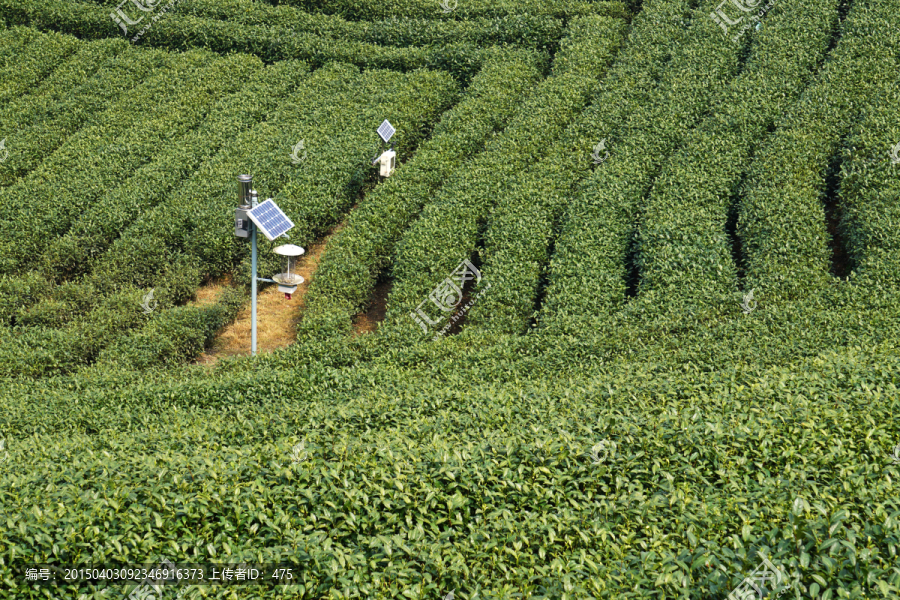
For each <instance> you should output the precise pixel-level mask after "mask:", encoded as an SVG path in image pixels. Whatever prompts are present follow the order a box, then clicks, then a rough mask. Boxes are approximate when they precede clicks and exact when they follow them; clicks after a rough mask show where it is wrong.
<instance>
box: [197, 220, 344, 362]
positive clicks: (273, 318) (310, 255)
mask: <svg viewBox="0 0 900 600" xmlns="http://www.w3.org/2000/svg"><path fill="white" fill-rule="evenodd" d="M343 228H344V223H341V224H339V225H336V226H335V227H334V228H333V229H332V230H331V231H329V232H328V234H327V235H326V236H325V237H323V238H322V239H321V240H319V241H317V242H315V243H313V244H312V245H310V247H309V248H307V249H306V254H304V255H303V257H302V258H301V259H300V260H298V261H297V270H296V272H297V273H298V274H299V275H301V276H302V277H303V279H304V282H303V283H302V284H301V285H300V287H298V288H297V292H296V293H294V294H292V295H291V299H290V300H287V299H286V298H285V297H284V294H283V293H281V292H279V291H278V287H277V286H275V285H270V286H268V287H266V288H265V289H264V290H262V291H260V292H259V294H258V296H257V306H256V351H257V353H260V354H261V353H264V352H272V351H273V350H276V349H278V348H284V347H285V346H289V345H291V344H293V343H294V341H295V340H296V338H297V331H296V329H297V323H298V322H299V320H300V315H301V314H303V309H304V307H305V302H304V298H305V296H306V290H307V289H308V288H309V282H310V281H311V280H312V278H313V276H314V275H315V272H316V269H317V268H318V266H319V260H320V259H321V257H322V253H323V252H324V251H325V246H326V245H327V244H328V240H330V239H331V236H333V235H335V234H336V233H338V232H339V231H340V230H341V229H343ZM228 284H229V280H228V279H226V280H223V281H217V282H213V283H211V284H209V285H206V286H203V287H202V288H200V290H198V292H197V300H196V301H195V304H201V303H203V302H212V301H214V300H215V298H216V297H217V296H218V293H219V291H220V290H221V289H222V287H223V286H225V285H228ZM238 355H242V356H249V355H250V301H249V300H248V301H247V304H246V306H244V308H243V309H241V312H239V313H238V315H237V317H236V318H235V320H234V321H233V322H232V323H231V324H230V325H228V326H226V327H225V328H224V329H223V330H222V331H220V332H219V334H218V335H217V336H216V339H215V340H213V343H212V344H211V345H210V347H209V348H207V350H206V352H204V353H203V354H201V355H200V356H199V357H197V359H196V360H195V361H194V362H195V364H200V365H206V366H213V365H215V364H216V362H218V360H219V359H220V358H225V357H229V356H238Z"/></svg>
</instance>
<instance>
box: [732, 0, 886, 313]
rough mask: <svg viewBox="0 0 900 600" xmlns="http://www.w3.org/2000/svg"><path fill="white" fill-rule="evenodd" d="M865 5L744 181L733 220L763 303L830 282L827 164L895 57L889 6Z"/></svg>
mask: <svg viewBox="0 0 900 600" xmlns="http://www.w3.org/2000/svg"><path fill="white" fill-rule="evenodd" d="M865 5H866V6H867V7H869V8H868V10H867V11H866V12H864V13H860V14H859V15H858V17H857V18H855V19H853V20H852V21H848V22H847V23H846V24H845V27H844V34H843V38H842V42H843V43H841V44H840V46H839V47H838V48H836V49H835V51H834V54H833V57H832V59H831V60H830V61H829V62H828V64H827V65H826V66H825V68H824V69H823V70H822V72H821V74H820V75H819V77H818V78H817V80H816V82H815V84H814V85H811V86H810V87H809V88H808V89H807V90H806V91H805V92H804V94H803V95H802V96H801V98H800V100H799V102H798V103H797V104H796V105H795V106H794V107H793V108H792V110H791V111H790V112H789V113H788V114H786V115H785V118H784V119H783V120H782V122H780V123H779V127H778V130H777V131H776V132H775V133H774V134H773V135H772V137H771V139H770V140H769V141H768V142H767V143H766V145H765V146H764V147H763V148H762V150H761V151H760V152H759V153H758V158H757V159H756V160H755V161H754V163H753V168H752V169H751V172H750V175H749V176H748V181H747V184H746V186H745V189H744V197H743V198H742V200H741V204H740V209H739V217H738V235H739V236H740V238H741V242H742V244H743V252H744V262H745V269H746V278H747V282H746V286H745V287H747V288H756V289H758V290H763V293H764V294H766V297H767V298H769V299H770V300H776V299H779V298H794V297H799V296H802V295H804V294H809V293H816V292H818V291H819V290H821V289H822V288H823V287H824V286H827V285H829V284H830V283H831V281H832V277H831V275H830V269H831V260H830V259H831V249H830V248H829V240H830V236H829V234H828V231H827V229H826V214H825V208H824V203H823V198H822V197H823V194H824V193H825V192H826V185H827V178H828V177H829V175H830V173H829V171H830V168H831V166H832V160H833V157H835V156H836V155H837V154H838V153H839V151H840V146H841V140H842V138H843V137H844V136H845V135H846V134H847V133H848V132H849V131H850V128H851V127H852V123H853V121H854V119H855V118H856V117H857V116H858V113H859V111H860V110H861V108H863V107H864V106H866V105H868V104H869V102H870V101H871V100H872V99H873V98H874V97H875V96H876V95H877V94H878V93H879V92H880V91H881V90H883V89H885V87H886V86H888V85H890V84H891V83H892V82H893V80H894V77H895V74H896V71H897V68H898V62H897V55H898V53H900V14H898V12H897V10H896V8H897V7H896V5H895V4H893V3H892V2H888V1H884V0H875V1H873V2H867V3H866V4H865ZM844 40H846V42H844Z"/></svg>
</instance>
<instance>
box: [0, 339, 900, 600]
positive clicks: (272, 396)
mask: <svg viewBox="0 0 900 600" xmlns="http://www.w3.org/2000/svg"><path fill="white" fill-rule="evenodd" d="M886 349H887V348H886V347H881V348H878V349H867V350H865V351H855V352H850V351H848V352H842V353H836V354H828V355H825V356H823V357H821V358H816V359H810V360H807V361H803V362H802V363H800V364H798V365H796V366H795V367H793V368H791V367H787V366H776V367H773V368H770V369H759V368H754V367H743V368H732V369H725V370H721V371H715V372H711V373H710V372H703V371H701V372H698V371H695V370H692V369H687V370H685V369H683V367H680V366H677V365H672V366H669V367H668V368H664V367H661V366H655V365H652V364H651V365H646V366H632V367H627V368H622V367H609V368H605V369H599V370H594V371H593V372H592V374H585V375H583V376H582V377H580V378H579V379H578V382H577V383H576V384H575V385H573V380H572V379H571V378H569V377H558V376H557V374H556V373H555V372H554V371H553V369H552V368H549V367H546V366H545V367H543V368H541V367H540V366H538V368H536V369H535V370H534V371H531V372H527V371H520V370H518V369H521V368H522V367H523V366H524V365H522V364H515V365H512V364H504V365H502V366H503V367H504V368H506V367H513V368H516V369H517V372H509V373H506V374H505V375H504V374H502V370H501V369H499V368H494V369H490V368H489V367H487V365H488V363H487V362H485V363H480V365H479V368H477V369H472V370H468V371H466V370H465V361H460V360H459V359H458V358H457V357H454V356H445V357H443V358H441V357H432V358H433V359H434V361H433V362H432V361H428V362H425V363H423V364H421V366H416V367H400V366H399V365H394V366H392V367H389V368H386V365H385V364H373V365H355V366H354V367H352V368H346V369H332V368H327V367H325V366H322V365H318V364H307V363H302V362H300V363H298V362H296V361H291V357H290V356H285V357H282V361H283V362H284V363H285V368H284V369H274V368H259V367H257V368H255V369H248V370H247V371H245V372H243V373H239V374H236V375H227V374H224V375H223V374H219V375H218V376H217V377H199V376H198V377H197V378H192V379H189V380H187V381H185V380H181V381H177V380H173V379H172V378H169V379H168V380H167V381H154V380H152V379H151V380H149V381H142V382H139V383H137V384H135V385H130V386H126V387H121V386H119V385H115V384H107V385H97V384H96V382H95V383H94V385H91V380H84V379H82V380H74V381H66V382H62V381H60V382H45V383H40V384H37V385H36V384H35V383H34V382H22V383H20V384H19V383H17V382H13V383H12V384H11V385H10V386H9V387H8V388H7V393H6V394H4V395H3V396H0V427H2V433H3V434H5V436H6V438H7V442H8V443H7V446H6V448H7V449H8V451H9V458H8V460H7V462H6V464H5V466H4V469H3V470H2V471H0V522H3V523H11V524H12V525H11V526H8V528H7V530H6V531H5V540H7V542H6V545H5V548H7V549H8V550H5V551H4V554H3V558H4V561H3V563H2V564H3V566H2V567H0V577H2V578H3V580H4V581H5V582H10V583H11V586H10V587H5V588H4V590H3V591H2V592H0V594H6V596H5V597H16V598H38V597H41V596H40V594H39V592H38V591H37V589H36V588H35V587H34V586H33V584H28V583H25V582H23V581H22V579H21V573H22V570H23V569H24V568H25V567H26V566H31V565H32V564H34V563H38V562H52V563H54V564H67V563H86V562H94V563H111V562H115V563H119V562H121V563H124V564H128V563H134V564H143V563H147V562H151V561H153V560H155V559H156V557H158V556H159V555H161V554H162V555H166V556H168V557H170V558H171V559H173V560H175V561H176V562H199V561H203V562H212V561H219V560H222V561H233V562H238V561H240V560H241V559H242V558H247V557H249V556H252V557H254V559H255V560H259V561H261V562H266V563H269V562H272V563H274V562H278V561H280V560H289V561H291V562H292V563H293V564H295V565H296V567H297V568H296V569H295V571H294V573H295V575H296V580H295V581H294V583H295V584H296V585H297V587H295V588H293V589H291V590H279V591H263V590H260V589H259V588H255V587H249V586H248V587H236V588H232V590H233V592H234V596H233V597H235V598H271V599H274V598H310V599H320V598H335V599H336V598H348V597H350V598H352V597H365V598H408V597H421V598H429V599H432V598H434V599H439V598H444V597H446V595H447V594H448V593H449V592H450V591H451V590H455V592H456V595H457V597H462V598H471V597H475V596H476V593H477V597H482V598H498V597H507V598H509V597H515V595H519V596H521V597H528V596H531V597H554V598H564V597H567V598H571V599H573V600H574V599H576V598H603V599H613V598H623V599H627V600H637V599H641V600H648V599H650V598H655V599H658V598H663V597H666V598H702V599H704V600H706V599H709V600H713V599H722V598H725V597H727V595H728V594H729V592H730V591H731V590H733V589H735V588H736V587H737V586H738V584H740V583H741V581H742V580H743V578H744V577H745V576H746V575H747V574H749V573H750V572H752V571H753V570H754V569H755V568H756V567H757V566H758V565H759V564H760V563H761V558H760V556H759V555H758V554H757V553H758V552H762V553H763V554H764V555H765V556H766V557H767V558H768V559H769V560H771V561H772V562H773V563H774V564H775V565H776V566H778V567H780V568H782V569H784V573H785V575H786V582H787V583H788V585H789V586H790V588H791V591H790V592H789V593H788V594H787V597H794V598H796V597H800V598H807V597H809V598H818V597H822V595H823V592H825V594H826V595H827V596H828V597H833V598H852V597H857V598H862V597H870V598H889V597H892V596H893V595H896V594H897V593H898V591H897V590H898V586H900V575H898V573H897V571H896V556H897V552H898V547H900V522H898V520H897V516H898V514H900V503H898V500H897V495H896V483H894V482H895V481H896V480H897V477H898V475H900V472H898V468H897V465H896V464H895V463H894V462H893V461H892V459H891V456H890V453H891V451H892V446H893V445H894V444H895V443H896V439H897V436H898V435H900V430H898V428H897V425H896V423H895V419H893V418H892V415H893V414H894V413H895V412H896V410H897V408H898V403H897V393H898V387H900V380H898V377H897V373H898V372H900V360H898V357H897V355H896V353H887V352H884V350H886ZM480 358H482V359H486V358H487V357H484V356H482V357H480ZM557 358H559V357H557ZM535 365H540V363H535ZM248 366H249V365H248ZM483 367H487V368H488V372H485V370H483ZM492 375H497V376H496V377H494V376H492ZM148 379H149V378H148ZM511 381H512V382H513V383H512V384H511ZM836 398H840V399H842V402H835V401H834V400H835V399H836ZM601 441H603V442H605V444H604V445H603V446H602V447H599V448H598V444H599V443H600V442H601ZM300 442H302V443H303V445H302V446H299V447H298V446H297V445H298V444H299V443H300ZM592 449H593V454H592ZM799 457H802V459H803V460H800V458H799ZM63 458H64V460H63ZM13 548H14V549H15V551H14V552H13V550H12V549H13ZM14 578H15V579H14ZM13 582H14V583H13ZM300 585H302V586H303V588H300V587H299V586H300ZM73 587H74V586H73ZM854 589H856V592H854V593H852V594H851V591H852V590H854ZM7 590H11V591H10V592H7ZM80 591H83V592H86V591H87V589H86V586H82V589H81V590H80ZM212 591H213V593H214V594H215V592H217V591H218V590H216V589H215V588H214V589H213V590H212ZM56 592H57V594H58V595H57V597H77V594H75V591H74V589H73V588H68V589H58V590H56ZM167 593H169V592H167ZM565 593H568V595H567V596H564V594H565ZM12 594H15V595H14V596H13V595H12Z"/></svg>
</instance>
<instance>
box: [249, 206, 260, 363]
mask: <svg viewBox="0 0 900 600" xmlns="http://www.w3.org/2000/svg"><path fill="white" fill-rule="evenodd" d="M258 200H259V194H257V193H256V190H253V191H251V192H250V206H251V208H256V204H257V202H258ZM250 227H251V229H250V245H251V248H252V250H251V251H250V270H251V271H252V272H251V273H250V279H251V280H252V281H253V289H252V292H251V293H252V299H251V300H250V312H251V314H252V316H251V317H250V355H251V356H256V285H257V283H256V225H254V224H253V223H251V224H250Z"/></svg>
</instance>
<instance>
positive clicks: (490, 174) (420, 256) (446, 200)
mask: <svg viewBox="0 0 900 600" xmlns="http://www.w3.org/2000/svg"><path fill="white" fill-rule="evenodd" d="M623 33H624V23H623V22H622V21H618V20H610V19H607V18H603V17H585V18H583V19H577V20H575V21H574V22H573V24H572V27H571V31H570V33H569V36H568V37H567V38H566V39H565V40H563V42H562V44H561V50H560V52H559V53H558V54H557V56H556V57H555V59H554V65H553V70H552V72H551V74H550V76H549V77H547V78H546V79H545V80H544V81H542V82H541V83H540V84H539V85H538V86H536V88H535V89H534V90H533V92H532V93H531V94H530V95H529V97H528V98H526V99H525V101H524V103H523V104H522V106H521V107H520V108H519V109H518V110H517V111H516V114H515V115H514V116H513V117H512V119H510V122H509V124H508V125H507V127H506V128H505V129H504V130H503V132H502V133H501V134H500V135H498V136H497V137H495V138H494V139H493V140H491V141H490V143H489V144H488V145H487V146H486V147H485V151H484V152H483V153H482V154H479V155H478V156H476V157H475V159H474V160H473V161H471V163H470V164H469V165H467V166H466V168H465V169H463V170H460V171H457V172H455V173H454V174H453V176H452V177H451V178H450V180H449V181H447V182H446V183H445V184H444V185H443V186H442V187H441V189H440V190H439V191H438V193H437V194H436V197H435V198H434V199H433V200H432V201H431V202H429V203H428V204H427V205H426V206H425V208H424V209H423V211H422V215H421V216H420V218H419V219H418V220H417V221H416V222H415V223H413V225H412V226H411V227H410V228H409V230H408V231H407V232H406V233H405V234H404V236H403V238H402V239H401V240H400V242H399V244H398V247H397V251H396V254H397V257H396V259H395V260H394V265H393V270H392V272H393V275H394V276H395V278H396V279H395V285H394V288H393V291H392V293H391V298H390V302H391V307H390V309H389V312H388V317H387V319H388V321H386V322H385V324H384V325H386V326H388V327H390V328H391V329H392V330H393V331H394V332H396V335H399V336H407V337H408V336H413V338H414V339H415V338H418V337H421V331H420V330H419V327H418V326H417V325H416V324H415V322H414V321H413V320H412V319H410V317H409V313H410V311H412V310H414V309H415V307H416V306H417V305H418V304H419V303H420V302H422V301H423V300H424V299H426V298H427V296H428V293H429V291H430V289H431V288H433V287H434V286H435V284H436V283H438V282H439V281H441V280H442V279H443V278H444V277H446V276H447V275H448V274H449V273H450V271H452V270H453V268H454V267H455V266H456V265H457V264H458V263H459V262H460V261H461V260H463V259H467V258H470V257H471V256H472V254H473V252H474V250H475V246H476V243H477V241H478V233H479V221H480V220H482V219H484V217H485V216H486V214H487V213H488V212H489V211H490V208H491V207H492V206H493V200H494V198H495V195H496V194H497V192H498V191H499V190H501V189H503V186H504V184H505V182H506V180H507V179H508V178H510V177H512V176H514V174H515V173H517V172H518V170H520V169H522V168H525V167H527V166H528V165H529V164H530V163H532V162H534V161H536V160H537V159H538V158H539V156H540V153H541V152H542V150H543V149H544V148H545V146H546V145H547V144H548V143H551V142H552V141H553V140H554V139H555V138H556V137H557V136H559V135H560V134H561V133H562V132H563V131H564V130H565V128H566V127H567V126H568V125H569V123H570V122H571V121H572V120H574V119H575V118H576V116H577V115H578V114H579V113H580V112H581V111H582V110H583V109H584V106H585V104H586V103H587V101H588V100H589V98H590V97H591V95H592V94H593V93H594V92H595V90H596V88H597V87H598V86H599V82H600V80H601V79H602V77H603V76H604V75H605V73H606V69H607V68H608V67H609V65H610V63H611V62H612V61H613V59H614V58H615V56H616V53H617V51H618V49H619V46H620V45H621V43H622V39H623Z"/></svg>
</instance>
